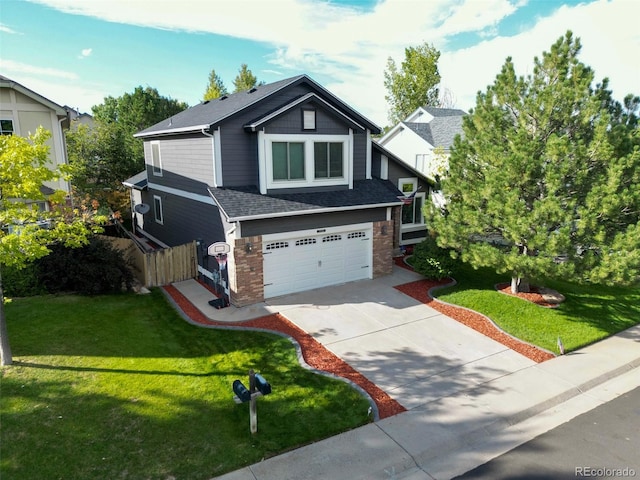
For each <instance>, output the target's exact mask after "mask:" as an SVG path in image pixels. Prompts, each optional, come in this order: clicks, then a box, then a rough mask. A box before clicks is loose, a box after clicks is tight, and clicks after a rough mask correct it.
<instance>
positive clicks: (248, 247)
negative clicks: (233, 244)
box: [244, 242, 253, 253]
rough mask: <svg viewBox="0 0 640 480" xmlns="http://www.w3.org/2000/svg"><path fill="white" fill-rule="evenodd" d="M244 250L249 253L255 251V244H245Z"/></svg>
mask: <svg viewBox="0 0 640 480" xmlns="http://www.w3.org/2000/svg"><path fill="white" fill-rule="evenodd" d="M244 251H245V252H247V253H251V252H253V244H252V243H251V242H249V243H245V244H244Z"/></svg>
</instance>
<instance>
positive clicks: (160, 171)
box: [149, 140, 163, 177]
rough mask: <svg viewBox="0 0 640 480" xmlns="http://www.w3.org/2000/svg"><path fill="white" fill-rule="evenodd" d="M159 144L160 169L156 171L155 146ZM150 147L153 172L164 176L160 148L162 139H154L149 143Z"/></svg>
mask: <svg viewBox="0 0 640 480" xmlns="http://www.w3.org/2000/svg"><path fill="white" fill-rule="evenodd" d="M154 145H157V146H158V170H157V171H156V165H155V163H154V161H153V160H154V159H153V146H154ZM149 148H150V149H151V154H150V155H151V173H153V175H155V176H156V177H161V176H162V172H163V171H162V153H161V150H162V149H161V148H160V140H153V141H151V142H150V143H149Z"/></svg>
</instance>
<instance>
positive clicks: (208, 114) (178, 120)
mask: <svg viewBox="0 0 640 480" xmlns="http://www.w3.org/2000/svg"><path fill="white" fill-rule="evenodd" d="M302 81H305V82H307V83H309V84H310V85H312V86H315V87H317V89H318V90H320V91H323V92H326V93H327V95H329V96H331V97H332V98H333V100H334V101H335V102H336V103H338V104H340V106H341V108H343V109H345V110H347V111H349V112H350V114H353V115H355V116H357V118H359V119H361V121H364V123H365V124H367V125H368V126H369V128H371V129H372V131H374V133H376V132H377V131H379V130H380V129H379V127H378V126H376V125H375V124H373V123H372V122H371V121H370V120H368V119H366V118H364V117H362V116H361V115H360V114H358V113H357V112H355V111H354V110H353V109H351V108H350V107H349V106H348V105H346V104H344V103H343V102H342V101H341V100H340V99H339V98H337V97H335V96H334V95H333V94H331V93H330V92H328V91H327V90H325V89H324V87H322V86H321V85H320V84H318V83H316V82H315V81H313V80H312V79H311V78H309V77H308V76H307V75H298V76H295V77H291V78H286V79H284V80H279V81H277V82H273V83H269V84H266V85H259V86H257V87H254V88H252V89H250V90H246V91H243V92H237V93H232V94H229V95H225V96H223V97H220V98H217V99H215V100H209V101H206V102H202V103H199V104H198V105H195V106H193V107H190V108H188V109H186V110H183V111H182V112H180V113H178V114H176V115H174V116H172V117H170V118H167V119H165V120H163V121H161V122H159V123H157V124H155V125H153V126H151V127H149V128H147V129H145V130H142V131H141V132H138V133H136V134H135V135H134V136H136V137H147V136H153V135H158V134H163V133H181V132H194V131H200V130H202V129H203V128H208V127H210V126H211V125H214V124H216V123H219V122H221V121H222V120H225V119H227V118H229V117H230V116H232V115H234V114H236V113H238V112H240V111H242V110H244V109H245V108H247V107H250V106H251V105H254V104H256V103H258V102H259V101H261V100H263V99H264V98H266V97H268V96H270V95H273V94H274V93H276V92H278V91H280V90H282V89H283V88H286V87H288V86H289V85H293V84H295V83H297V82H302Z"/></svg>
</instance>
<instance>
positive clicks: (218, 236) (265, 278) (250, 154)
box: [124, 75, 413, 306]
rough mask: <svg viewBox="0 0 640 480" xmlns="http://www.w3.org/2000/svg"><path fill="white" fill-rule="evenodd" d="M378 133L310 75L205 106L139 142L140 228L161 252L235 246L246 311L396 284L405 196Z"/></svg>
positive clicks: (232, 280) (234, 289)
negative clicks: (360, 283)
mask: <svg viewBox="0 0 640 480" xmlns="http://www.w3.org/2000/svg"><path fill="white" fill-rule="evenodd" d="M379 132H380V129H379V127H378V126H376V125H375V124H374V123H372V122H371V121H370V120H368V119H367V118H365V117H364V116H362V115H361V114H359V113H358V112H357V111H355V110H354V109H353V108H351V107H350V106H349V105H347V104H346V103H344V102H343V101H341V100H340V99H339V98H337V97H336V96H335V95H333V94H332V93H330V92H329V91H328V90H326V89H325V88H324V87H322V86H321V85H319V84H318V83H316V82H315V81H314V80H312V79H311V78H309V77H308V76H306V75H300V76H296V77H292V78H288V79H285V80H281V81H278V82H275V83H271V84H268V85H261V86H258V87H255V88H252V89H250V90H248V91H244V92H239V93H235V94H231V95H228V96H223V97H221V98H218V99H215V100H210V101H205V102H203V103H200V104H198V105H196V106H194V107H191V108H189V109H187V110H185V111H183V112H181V113H179V114H177V115H174V116H173V117H171V118H168V119H166V120H164V121H162V122H160V123H158V124H156V125H154V126H152V127H150V128H147V129H146V130H143V131H141V132H139V133H137V134H136V135H135V136H136V137H137V138H141V139H142V140H143V141H144V151H145V161H146V171H145V172H142V173H141V174H139V175H136V176H135V177H132V178H130V179H128V180H127V181H125V182H124V184H125V185H127V186H129V187H130V188H131V191H132V200H133V203H134V212H135V213H134V217H135V218H134V224H135V225H136V229H137V231H138V233H139V234H142V235H145V236H147V237H148V238H149V239H150V240H152V241H154V242H156V243H157V244H159V245H163V246H164V245H166V246H175V245H179V244H182V243H186V242H189V241H192V240H194V239H197V240H198V241H199V243H200V244H201V245H204V246H205V247H207V246H209V245H211V244H214V243H218V242H224V243H226V244H227V245H228V246H229V249H230V251H229V252H228V254H227V258H226V260H227V261H226V270H227V273H228V278H229V289H230V297H231V302H232V303H233V304H235V305H239V306H240V305H247V304H251V303H255V302H259V301H262V300H264V299H265V298H269V297H274V296H278V295H283V294H287V293H291V292H297V291H302V290H307V289H313V288H317V287H322V286H328V285H336V284H340V283H344V282H348V281H352V280H360V279H367V278H374V277H377V276H380V275H385V274H388V273H390V271H391V268H392V258H391V257H392V253H393V251H394V248H397V247H398V244H399V242H400V236H399V227H398V225H399V221H400V220H399V216H400V211H401V208H402V205H403V202H402V197H403V195H402V194H401V192H400V191H399V190H398V188H397V184H395V183H394V181H393V179H389V180H387V179H385V177H386V178H389V170H391V171H392V173H393V172H394V171H395V170H394V169H393V168H388V167H387V168H386V171H385V172H382V173H384V175H381V169H384V168H385V167H384V166H383V164H384V163H385V162H383V161H382V154H381V153H380V149H379V148H378V147H376V145H375V143H374V142H372V140H371V136H372V135H373V134H377V133H379ZM374 149H377V150H376V153H374ZM374 163H375V165H374ZM386 163H387V164H388V161H386ZM374 168H375V172H374ZM374 173H376V174H377V175H374ZM412 185H413V184H412ZM404 191H405V192H408V187H407V188H406V189H405V190H404ZM407 196H408V194H407ZM135 205H140V207H135ZM199 263H201V265H200V267H199V269H200V271H201V273H202V274H203V275H204V276H205V277H207V276H209V275H210V274H211V273H212V270H213V269H215V262H207V261H200V262H199ZM212 264H213V265H214V266H213V267H212Z"/></svg>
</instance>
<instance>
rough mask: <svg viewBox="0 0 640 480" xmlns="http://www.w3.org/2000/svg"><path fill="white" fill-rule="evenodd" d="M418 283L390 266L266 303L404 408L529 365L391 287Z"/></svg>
mask: <svg viewBox="0 0 640 480" xmlns="http://www.w3.org/2000/svg"><path fill="white" fill-rule="evenodd" d="M420 278H422V277H420V276H419V275H417V274H415V273H413V272H409V271H407V270H406V269H402V268H399V267H394V271H393V274H392V275H390V276H387V277H382V278H379V279H375V280H361V281H357V282H350V283H346V284H344V285H339V286H334V287H326V288H321V289H316V290H310V291H307V292H301V293H296V294H291V295H285V296H282V297H278V298H273V299H269V300H268V301H267V302H266V303H267V304H268V305H269V306H270V307H272V308H273V309H274V310H277V311H279V312H280V313H281V314H282V315H284V316H285V317H286V318H288V319H289V320H290V321H292V322H293V323H295V324H296V325H297V326H298V327H300V328H302V329H303V330H305V331H306V332H308V333H309V334H310V335H312V336H313V337H314V338H315V339H316V340H318V341H319V342H320V343H322V344H323V345H324V346H325V347H326V348H327V349H329V350H330V351H332V352H333V353H335V354H336V355H338V356H339V357H340V358H342V359H343V360H345V361H346V362H348V363H349V364H350V365H351V366H352V367H353V368H355V369H356V370H358V371H359V372H360V373H361V374H363V375H364V376H365V377H367V378H368V379H369V380H371V381H372V382H374V383H375V384H376V385H378V386H379V387H380V388H382V389H383V390H385V391H386V392H387V393H388V394H389V395H390V396H391V397H392V398H394V399H395V400H396V401H398V402H399V403H400V404H401V405H403V406H404V407H405V408H407V409H409V410H410V409H413V408H415V407H418V406H420V405H423V404H425V403H428V402H431V401H434V400H437V399H439V398H443V397H448V396H450V395H453V394H455V393H456V392H459V391H461V390H465V389H468V388H470V387H473V386H476V385H479V384H482V383H485V382H489V381H491V380H493V379H495V378H498V377H502V376H504V375H507V374H509V373H512V372H515V371H517V370H520V369H523V368H526V367H528V366H531V365H533V364H534V362H533V361H532V360H530V359H528V358H526V357H524V356H522V355H520V354H519V353H517V352H514V351H512V350H511V349H509V348H507V347H505V346H504V345H502V344H500V343H498V342H496V341H494V340H492V339H490V338H487V337H485V336H484V335H482V334H480V333H478V332H476V331H475V330H472V329H470V328H469V327H466V326H465V325H462V324H461V323H459V322H457V321H455V320H453V319H452V318H449V317H447V316H446V315H443V314H442V313H440V312H438V311H436V310H434V309H432V308H430V307H429V306H427V305H424V304H422V303H420V302H418V301H416V300H414V299H413V298H411V297H409V296H407V295H405V294H403V293H401V292H399V291H398V290H396V289H395V288H393V286H395V285H400V284H403V283H408V282H411V281H415V280H418V279H420Z"/></svg>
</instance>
